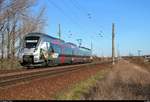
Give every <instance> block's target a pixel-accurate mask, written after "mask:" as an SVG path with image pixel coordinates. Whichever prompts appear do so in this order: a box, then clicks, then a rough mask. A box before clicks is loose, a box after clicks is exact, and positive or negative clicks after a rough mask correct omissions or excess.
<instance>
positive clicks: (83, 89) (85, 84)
mask: <svg viewBox="0 0 150 102" xmlns="http://www.w3.org/2000/svg"><path fill="white" fill-rule="evenodd" d="M108 70H109V69H107V70H106V69H105V70H102V71H100V72H98V73H97V74H96V75H93V76H91V77H90V78H88V79H87V80H84V81H82V82H80V83H77V84H75V85H72V86H70V87H69V88H68V89H65V90H63V91H61V92H59V93H57V94H56V96H54V99H56V100H79V99H82V98H84V96H86V95H88V94H89V92H90V89H91V88H92V87H94V86H95V85H96V83H97V82H98V80H101V79H102V78H104V76H105V74H106V73H107V72H108Z"/></svg>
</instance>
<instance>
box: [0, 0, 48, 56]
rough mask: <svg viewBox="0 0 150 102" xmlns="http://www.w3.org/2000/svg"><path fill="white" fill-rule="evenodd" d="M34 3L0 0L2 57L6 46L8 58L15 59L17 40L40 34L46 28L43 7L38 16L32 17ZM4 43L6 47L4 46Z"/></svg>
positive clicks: (22, 0)
mask: <svg viewBox="0 0 150 102" xmlns="http://www.w3.org/2000/svg"><path fill="white" fill-rule="evenodd" d="M6 1H9V2H6ZM34 3H35V0H0V34H1V35H2V42H1V43H2V44H1V45H2V47H1V48H2V51H1V52H2V57H3V53H4V49H5V48H4V46H5V47H6V48H7V58H10V57H12V58H13V57H14V56H15V52H16V51H15V50H16V48H15V43H16V40H17V39H19V38H22V37H23V35H24V34H27V33H29V32H39V31H41V30H42V28H43V27H44V25H45V19H43V18H44V16H43V15H44V11H45V8H44V7H42V8H41V10H40V12H39V14H37V15H36V16H31V13H30V12H29V11H30V7H31V6H33V4H34ZM1 8H3V9H1ZM4 42H5V44H6V45H4Z"/></svg>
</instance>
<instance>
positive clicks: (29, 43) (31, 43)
mask: <svg viewBox="0 0 150 102" xmlns="http://www.w3.org/2000/svg"><path fill="white" fill-rule="evenodd" d="M38 42H39V37H36V36H29V37H26V38H25V48H36V46H37V44H38Z"/></svg>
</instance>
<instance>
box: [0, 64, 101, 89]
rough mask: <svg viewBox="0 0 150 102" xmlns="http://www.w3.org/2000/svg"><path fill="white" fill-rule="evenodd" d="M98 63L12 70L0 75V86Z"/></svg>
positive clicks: (55, 74) (54, 74)
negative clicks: (12, 71)
mask: <svg viewBox="0 0 150 102" xmlns="http://www.w3.org/2000/svg"><path fill="white" fill-rule="evenodd" d="M94 64H99V63H88V64H79V65H69V66H59V67H54V68H44V69H34V70H26V71H22V72H14V73H7V74H2V75H0V88H3V87H6V86H10V85H14V84H16V83H19V82H24V81H29V80H32V79H36V78H41V77H45V76H51V77H52V76H57V75H60V74H64V73H67V72H71V71H76V70H80V69H83V68H86V67H84V66H89V65H94Z"/></svg>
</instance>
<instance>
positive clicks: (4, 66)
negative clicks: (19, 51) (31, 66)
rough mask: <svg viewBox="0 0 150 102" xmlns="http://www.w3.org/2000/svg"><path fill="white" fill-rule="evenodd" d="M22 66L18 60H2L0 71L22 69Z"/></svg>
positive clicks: (0, 60)
mask: <svg viewBox="0 0 150 102" xmlns="http://www.w3.org/2000/svg"><path fill="white" fill-rule="evenodd" d="M21 68H22V66H21V65H20V63H19V62H18V60H17V59H15V58H14V59H3V60H2V59H0V70H14V69H21Z"/></svg>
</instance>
